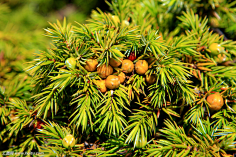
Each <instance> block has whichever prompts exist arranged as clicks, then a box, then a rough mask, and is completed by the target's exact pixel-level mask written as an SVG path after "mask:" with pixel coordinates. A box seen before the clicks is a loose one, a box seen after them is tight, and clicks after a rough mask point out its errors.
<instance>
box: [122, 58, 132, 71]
mask: <svg viewBox="0 0 236 157" xmlns="http://www.w3.org/2000/svg"><path fill="white" fill-rule="evenodd" d="M121 69H122V70H123V72H125V73H131V72H132V71H133V70H134V63H133V62H132V61H131V60H129V59H125V60H123V62H122V66H121Z"/></svg>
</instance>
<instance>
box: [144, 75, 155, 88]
mask: <svg viewBox="0 0 236 157" xmlns="http://www.w3.org/2000/svg"><path fill="white" fill-rule="evenodd" d="M146 81H147V83H148V84H149V85H152V84H154V83H156V81H157V76H156V75H155V74H151V75H146Z"/></svg>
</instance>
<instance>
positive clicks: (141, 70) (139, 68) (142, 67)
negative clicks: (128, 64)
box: [135, 60, 148, 75]
mask: <svg viewBox="0 0 236 157" xmlns="http://www.w3.org/2000/svg"><path fill="white" fill-rule="evenodd" d="M135 71H136V73H138V74H139V75H143V74H145V73H146V72H147V71H148V63H147V61H145V60H139V61H138V62H137V63H136V64H135Z"/></svg>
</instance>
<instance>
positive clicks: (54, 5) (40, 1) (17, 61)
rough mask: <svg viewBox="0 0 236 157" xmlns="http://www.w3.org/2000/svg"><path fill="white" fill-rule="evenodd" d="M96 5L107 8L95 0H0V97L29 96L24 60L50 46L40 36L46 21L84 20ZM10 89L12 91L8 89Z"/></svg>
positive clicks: (101, 2)
mask: <svg viewBox="0 0 236 157" xmlns="http://www.w3.org/2000/svg"><path fill="white" fill-rule="evenodd" d="M96 7H99V8H101V9H102V10H103V9H104V10H106V9H107V8H108V6H107V5H106V4H105V2H104V1H99V0H86V1H83V0H68V1H65V0H57V1H56V0H23V1H22V0H2V1H0V87H1V88H2V90H1V92H2V93H0V99H6V100H5V101H7V99H8V97H19V96H20V97H21V98H23V99H26V100H28V99H29V98H30V94H29V92H30V89H31V87H32V86H31V84H32V82H31V80H32V79H31V77H30V76H29V75H28V74H27V73H25V72H24V68H25V67H27V64H25V62H28V61H31V60H32V59H33V58H34V53H40V51H44V50H45V49H46V48H47V47H49V46H50V45H49V44H48V43H49V39H48V38H47V37H45V36H43V34H44V33H45V32H44V28H47V27H48V26H49V24H48V21H50V22H55V21H56V20H57V19H58V20H62V19H63V18H64V17H66V18H67V20H68V21H69V22H71V23H73V22H74V21H77V22H80V23H84V22H85V20H86V19H87V18H89V16H90V13H91V10H92V9H95V8H96ZM3 89H4V90H3ZM13 89H14V90H15V91H16V92H12V90H13ZM5 90H6V91H5ZM7 93H8V94H7ZM1 95H5V97H4V98H3V96H2V97H1Z"/></svg>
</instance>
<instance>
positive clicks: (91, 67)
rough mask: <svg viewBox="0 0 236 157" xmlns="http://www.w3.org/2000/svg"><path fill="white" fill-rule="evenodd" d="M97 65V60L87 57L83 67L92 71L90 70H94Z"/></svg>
mask: <svg viewBox="0 0 236 157" xmlns="http://www.w3.org/2000/svg"><path fill="white" fill-rule="evenodd" d="M97 65H98V61H97V60H96V59H88V60H87V61H86V65H85V67H84V68H85V69H86V70H87V71H90V72H92V71H95V70H96V68H97Z"/></svg>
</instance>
